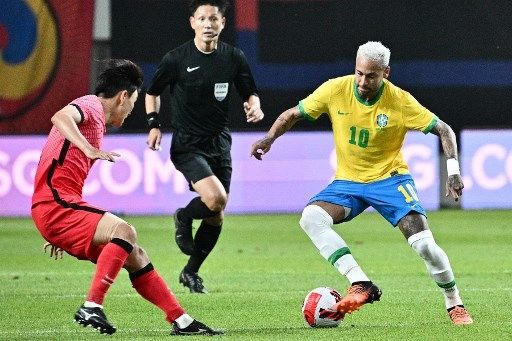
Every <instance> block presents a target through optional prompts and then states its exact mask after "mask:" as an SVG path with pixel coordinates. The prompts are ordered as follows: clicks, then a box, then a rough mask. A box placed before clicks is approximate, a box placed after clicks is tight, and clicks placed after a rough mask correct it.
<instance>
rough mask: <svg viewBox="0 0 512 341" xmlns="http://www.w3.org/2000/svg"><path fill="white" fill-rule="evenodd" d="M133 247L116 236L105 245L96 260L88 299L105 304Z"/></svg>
mask: <svg viewBox="0 0 512 341" xmlns="http://www.w3.org/2000/svg"><path fill="white" fill-rule="evenodd" d="M132 249H133V246H132V245H131V244H129V243H128V242H126V241H124V240H122V239H118V238H114V239H113V240H112V241H111V242H110V243H108V244H107V245H105V247H104V248H103V250H102V251H101V253H100V256H99V257H98V260H97V262H96V273H95V274H94V277H93V279H92V283H91V287H90V289H89V294H88V296H87V301H91V302H94V303H98V304H101V305H102V304H103V300H104V299H105V295H106V294H107V291H108V289H109V288H110V285H112V283H114V280H115V279H116V277H117V275H118V274H119V271H121V269H122V268H123V265H124V263H125V262H126V259H127V258H128V256H129V255H130V253H131V250H132Z"/></svg>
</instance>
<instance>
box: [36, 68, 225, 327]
mask: <svg viewBox="0 0 512 341" xmlns="http://www.w3.org/2000/svg"><path fill="white" fill-rule="evenodd" d="M142 81H143V75H142V71H141V69H140V68H139V67H138V66H137V65H136V64H134V63H133V62H131V61H128V60H122V59H113V60H109V61H108V62H107V63H106V68H105V70H104V71H103V72H102V73H101V74H100V75H99V77H98V83H97V87H96V90H95V95H88V96H84V97H80V98H78V99H75V100H74V101H72V102H71V103H70V104H69V105H67V106H65V107H64V108H63V109H61V110H60V111H58V112H57V113H56V114H55V115H53V117H52V118H51V121H52V123H53V128H52V129H51V131H50V134H49V136H48V139H47V141H46V144H45V146H44V147H43V151H42V154H41V159H40V161H39V165H38V167H37V171H36V176H35V182H34V194H33V197H32V218H33V220H34V222H35V225H36V226H37V229H38V230H39V232H40V233H41V235H42V236H43V237H44V239H46V240H47V242H48V243H47V244H49V245H51V246H52V253H53V252H57V251H61V250H64V251H66V252H67V253H69V254H70V255H72V256H74V257H76V258H78V259H83V260H90V261H91V262H93V263H96V271H95V274H94V276H93V279H92V282H91V285H90V289H89V293H88V295H87V299H86V301H85V302H84V304H83V305H82V306H81V307H80V308H79V309H78V311H77V312H76V313H75V321H76V322H78V323H80V324H82V325H84V326H88V325H91V326H92V327H93V328H95V329H98V330H99V331H100V333H107V334H113V333H114V332H115V331H116V328H115V327H114V326H113V325H112V324H110V322H109V321H108V320H107V318H106V316H105V313H104V312H103V306H102V305H103V301H104V299H105V296H106V294H107V291H108V289H109V288H110V286H111V285H112V283H114V280H115V279H116V277H117V275H118V273H119V272H120V270H121V268H125V269H126V270H127V271H128V273H129V276H130V280H131V282H132V285H133V287H134V288H135V290H136V291H137V292H138V293H139V294H140V295H141V296H142V297H143V298H145V299H146V300H148V301H149V302H151V303H153V304H154V305H156V306H157V307H158V308H160V309H161V310H163V311H164V313H165V315H166V319H167V321H168V322H169V323H172V324H173V333H174V334H178V335H186V334H208V335H212V334H218V333H220V331H217V330H214V329H211V328H209V327H207V326H206V325H204V324H203V323H201V322H199V321H197V320H194V319H193V318H192V317H190V316H189V315H188V314H187V313H186V312H185V311H184V310H183V308H182V307H181V306H180V304H179V302H178V301H177V299H176V297H175V296H174V294H173V293H172V292H171V291H170V290H169V289H168V287H167V284H166V283H165V282H164V280H163V279H162V277H161V276H160V275H159V274H158V272H157V271H156V270H155V269H154V268H153V265H152V264H151V262H150V260H149V258H148V255H147V253H146V251H144V249H142V248H141V247H140V246H139V245H138V244H137V233H136V230H135V228H134V227H133V226H132V225H130V224H129V223H127V222H126V221H124V220H122V219H121V218H119V217H117V216H115V215H113V214H111V213H109V212H107V211H104V210H102V209H101V208H98V207H94V206H92V205H90V204H88V203H87V202H85V201H84V200H83V199H82V189H83V186H84V181H85V179H86V177H87V175H88V173H89V170H90V169H91V167H92V165H93V164H94V162H95V161H96V160H107V161H110V162H114V161H115V159H116V158H117V157H119V156H120V155H119V154H117V153H115V152H109V151H104V150H102V147H101V145H102V140H103V135H104V134H105V126H106V125H112V126H114V127H120V126H121V125H122V124H123V121H124V120H125V118H126V117H127V116H128V115H129V114H130V113H131V111H132V110H133V107H134V104H135V101H136V100H137V97H138V94H139V88H140V87H141V85H142Z"/></svg>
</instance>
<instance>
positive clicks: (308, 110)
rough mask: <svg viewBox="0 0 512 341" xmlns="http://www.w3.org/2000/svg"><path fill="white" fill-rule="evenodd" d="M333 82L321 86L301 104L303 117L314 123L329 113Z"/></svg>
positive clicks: (329, 81) (300, 108)
mask: <svg viewBox="0 0 512 341" xmlns="http://www.w3.org/2000/svg"><path fill="white" fill-rule="evenodd" d="M331 89H332V80H328V81H326V82H325V83H323V84H322V85H320V86H319V87H318V88H317V89H316V90H315V91H313V93H312V94H310V95H309V96H308V97H306V98H305V99H303V100H301V101H300V102H299V110H300V113H301V115H302V116H303V117H304V118H306V119H308V120H310V121H314V120H316V119H318V118H319V117H320V116H321V115H322V114H323V113H326V112H328V105H329V101H330V99H331Z"/></svg>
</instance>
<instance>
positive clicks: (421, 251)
mask: <svg viewBox="0 0 512 341" xmlns="http://www.w3.org/2000/svg"><path fill="white" fill-rule="evenodd" d="M407 241H408V242H409V244H410V245H411V247H412V248H413V249H414V251H416V252H417V253H418V255H420V257H421V258H423V260H424V261H425V265H426V266H427V270H428V272H429V274H430V276H431V277H432V279H433V280H434V281H435V282H436V284H437V285H438V286H439V288H441V291H442V292H443V294H444V302H445V305H446V308H451V307H453V306H455V305H462V299H461V298H460V295H459V290H458V289H457V286H456V285H455V277H454V275H453V271H452V268H451V266H450V261H449V260H448V256H447V255H446V253H445V252H444V251H443V249H441V248H440V247H439V245H437V244H436V242H435V240H434V236H433V235H432V232H431V231H430V230H425V231H421V232H418V233H416V234H414V235H412V236H410V237H409V238H408V239H407Z"/></svg>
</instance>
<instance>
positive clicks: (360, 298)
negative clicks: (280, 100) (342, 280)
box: [251, 41, 473, 325]
mask: <svg viewBox="0 0 512 341" xmlns="http://www.w3.org/2000/svg"><path fill="white" fill-rule="evenodd" d="M390 54H391V53H390V51H389V49H388V48H386V47H385V46H384V45H382V44H381V43H380V42H372V41H370V42H367V43H366V44H363V45H361V46H360V47H359V49H358V51H357V55H356V66H355V74H354V75H348V76H344V77H339V78H335V79H330V80H328V81H326V82H325V83H323V84H322V85H320V87H318V88H317V89H316V90H315V91H314V92H313V93H312V94H310V95H309V96H308V97H306V98H305V99H303V100H302V101H300V102H299V104H298V105H297V106H296V107H293V108H290V109H288V110H286V111H285V112H283V113H282V114H281V115H280V116H279V117H278V118H277V120H276V121H275V122H274V124H273V125H272V127H271V128H270V130H269V131H268V133H267V134H266V136H265V137H264V138H263V139H261V140H258V141H256V142H255V143H254V144H253V146H252V150H251V154H252V155H253V156H254V157H256V158H257V159H258V160H261V158H262V156H263V155H264V154H265V153H267V152H268V151H269V150H270V147H271V145H272V143H274V141H275V140H276V139H277V138H278V137H279V136H281V135H283V134H284V133H285V132H286V131H288V130H289V129H290V128H291V127H292V126H293V125H294V124H295V123H296V122H298V121H299V120H302V119H308V120H312V121H314V120H316V119H317V118H319V117H320V116H321V115H322V114H323V113H326V114H327V115H329V118H330V120H331V123H332V129H333V135H334V142H335V146H336V156H337V160H338V165H337V169H336V176H335V179H334V181H333V182H332V183H331V184H329V185H328V186H327V187H326V188H325V189H324V190H322V191H321V192H320V193H318V194H317V195H315V196H314V197H313V198H311V199H310V201H309V203H308V205H307V206H306V208H304V210H303V212H302V217H301V219H300V226H301V227H302V229H303V230H304V231H305V232H306V234H307V235H308V236H309V238H310V239H311V241H312V242H313V243H314V244H315V246H316V247H317V248H318V250H319V251H320V254H321V255H322V256H323V257H324V258H325V259H327V260H328V261H329V262H330V263H331V264H332V265H334V266H335V267H336V268H337V269H338V270H339V272H340V273H342V274H343V275H345V276H346V277H347V279H348V280H349V281H350V283H351V286H350V287H349V288H348V290H347V294H346V295H345V297H344V298H343V299H342V300H341V301H340V302H338V303H337V304H336V306H335V307H333V309H335V310H337V311H338V312H340V313H342V314H345V313H352V312H353V311H355V310H357V309H359V308H360V307H361V306H362V305H363V304H365V303H372V302H374V301H378V300H379V299H380V296H381V291H380V289H379V288H378V287H377V286H376V285H375V284H373V283H372V282H371V281H370V279H369V278H368V277H367V276H366V274H365V273H364V272H363V270H362V269H361V268H360V266H359V265H358V263H357V262H356V260H355V259H354V257H353V256H352V254H351V252H350V249H349V248H348V246H347V244H346V242H345V241H344V240H343V239H342V238H341V236H339V235H338V234H337V233H336V232H335V231H334V230H333V229H332V225H333V224H339V223H342V222H345V221H349V220H351V219H353V218H354V217H356V216H357V215H359V214H360V213H361V212H363V211H364V210H365V209H366V208H367V207H369V206H371V207H373V208H375V210H377V212H379V213H380V214H381V215H382V216H383V217H384V218H385V219H386V220H387V221H388V222H390V223H391V224H392V225H393V226H395V227H396V226H398V228H399V229H400V231H401V232H402V234H403V235H404V237H405V238H406V239H407V241H408V243H409V244H410V245H411V247H412V248H413V249H414V251H416V252H417V253H418V255H419V256H420V257H421V258H422V259H423V260H424V261H425V264H426V266H427V270H428V272H429V273H430V275H431V277H432V278H433V280H434V281H435V282H436V284H437V285H438V286H439V288H440V289H441V291H442V293H443V294H444V300H445V304H446V308H447V310H448V314H449V317H450V319H451V320H452V322H453V323H454V324H456V325H463V324H471V323H473V320H472V318H471V316H470V315H469V313H468V311H467V310H466V309H465V308H464V305H463V303H462V299H461V298H460V296H459V290H458V289H457V286H456V285H455V278H454V275H453V271H452V268H451V266H450V262H449V260H448V257H447V255H446V253H445V252H444V251H443V250H442V249H441V248H440V247H439V246H438V245H437V244H436V242H435V240H434V237H433V235H432V232H431V231H430V229H429V227H428V223H427V219H426V212H425V209H424V208H423V207H422V205H421V203H420V202H419V200H418V195H417V194H416V188H415V185H414V181H413V179H412V178H411V176H410V175H409V170H408V168H407V164H406V163H405V162H404V159H403V156H402V153H401V148H402V145H403V143H404V139H405V135H406V133H407V132H408V131H409V130H419V131H422V132H423V133H425V134H427V133H433V134H435V135H437V136H439V138H440V139H441V144H442V146H443V150H444V154H445V155H446V157H447V158H448V161H447V168H448V180H447V183H446V195H447V196H448V195H451V196H452V197H453V198H454V199H455V200H458V198H459V197H460V195H461V194H462V189H463V188H464V185H463V183H462V178H461V176H460V171H459V164H458V161H457V141H456V138H455V134H454V133H453V130H452V129H451V128H450V126H448V125H447V124H446V123H445V122H443V121H442V120H440V119H439V118H438V117H437V116H436V115H434V114H433V113H432V112H430V111H429V110H428V109H426V108H425V107H423V106H422V105H421V104H419V103H418V101H416V100H415V99H414V97H413V96H412V95H411V94H409V93H408V92H407V91H404V90H402V89H400V88H399V87H397V86H395V85H393V84H392V83H391V82H389V81H388V79H387V78H388V76H389V72H390V67H389V58H390Z"/></svg>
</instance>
